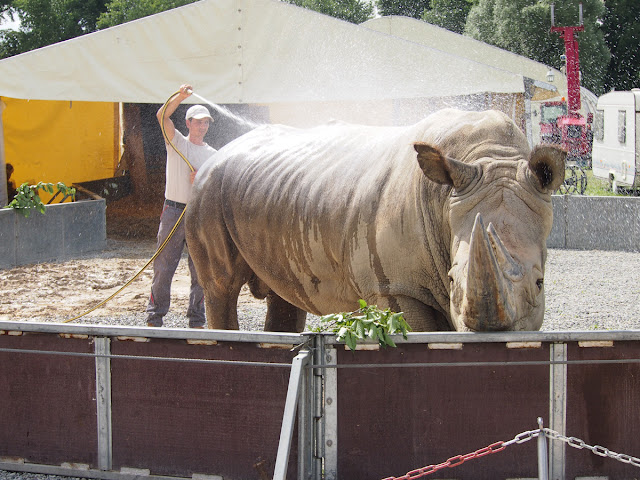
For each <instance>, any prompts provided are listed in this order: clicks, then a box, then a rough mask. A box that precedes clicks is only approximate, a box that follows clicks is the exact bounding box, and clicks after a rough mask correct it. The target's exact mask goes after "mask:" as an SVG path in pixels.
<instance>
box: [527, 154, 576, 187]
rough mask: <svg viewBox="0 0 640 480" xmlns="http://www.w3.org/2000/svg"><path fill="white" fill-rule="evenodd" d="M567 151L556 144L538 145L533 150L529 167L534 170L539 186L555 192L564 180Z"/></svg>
mask: <svg viewBox="0 0 640 480" xmlns="http://www.w3.org/2000/svg"><path fill="white" fill-rule="evenodd" d="M566 158H567V152H565V151H564V150H562V149H561V148H558V147H556V146H554V145H538V146H537V147H535V148H534V149H533V150H532V151H531V156H530V157H529V169H530V170H531V172H533V174H534V176H535V178H536V180H537V182H538V185H537V186H538V188H540V189H541V190H542V191H546V192H553V191H555V190H557V189H558V187H560V185H562V182H564V168H565V159H566Z"/></svg>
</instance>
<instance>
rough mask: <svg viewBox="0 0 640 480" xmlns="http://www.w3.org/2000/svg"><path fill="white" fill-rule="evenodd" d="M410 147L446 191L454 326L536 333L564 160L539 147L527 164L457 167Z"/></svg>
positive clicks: (429, 150) (487, 161)
mask: <svg viewBox="0 0 640 480" xmlns="http://www.w3.org/2000/svg"><path fill="white" fill-rule="evenodd" d="M415 149H416V151H417V152H418V162H419V164H420V167H421V168H422V171H423V172H424V174H425V175H426V176H427V177H428V178H429V179H431V180H432V181H434V182H436V183H439V184H442V185H448V186H450V187H452V189H451V191H450V195H449V201H448V204H447V208H445V210H446V211H447V215H448V223H449V226H450V228H451V245H450V260H451V268H450V270H449V282H450V285H449V298H450V312H451V320H450V321H451V323H452V327H453V328H454V329H455V330H457V331H469V330H471V331H497V330H539V329H540V327H541V325H542V320H543V316H544V264H545V260H546V239H547V237H548V236H549V233H550V232H551V226H552V221H553V211H552V206H551V197H550V195H551V193H552V192H553V191H554V190H556V189H557V188H558V187H559V186H560V184H561V183H562V182H563V180H564V168H565V157H566V154H565V153H564V152H563V151H562V150H560V149H558V148H556V147H553V146H541V147H537V148H535V149H534V150H533V151H532V152H531V154H530V156H529V158H528V159H524V158H520V159H518V158H515V159H509V160H495V159H493V158H488V157H485V158H479V159H478V160H477V161H474V162H473V163H463V162H461V161H458V160H455V159H452V158H448V157H446V156H445V155H443V154H442V152H441V151H440V150H439V149H437V148H435V147H433V146H432V145H429V144H427V143H416V144H415ZM445 223H446V222H445Z"/></svg>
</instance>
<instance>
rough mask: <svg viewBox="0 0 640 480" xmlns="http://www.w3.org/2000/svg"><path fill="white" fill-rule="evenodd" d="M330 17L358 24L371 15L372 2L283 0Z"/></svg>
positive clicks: (355, 0) (354, 0)
mask: <svg viewBox="0 0 640 480" xmlns="http://www.w3.org/2000/svg"><path fill="white" fill-rule="evenodd" d="M285 1H286V2H287V3H291V4H293V5H297V6H298V7H303V8H308V9H309V10H313V11H315V12H320V13H323V14H325V15H329V16H331V17H335V18H339V19H341V20H345V21H347V22H351V23H355V24H359V23H362V22H366V21H367V20H369V19H370V18H372V17H373V4H371V3H370V2H369V1H368V0H285Z"/></svg>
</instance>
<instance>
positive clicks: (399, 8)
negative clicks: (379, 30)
mask: <svg viewBox="0 0 640 480" xmlns="http://www.w3.org/2000/svg"><path fill="white" fill-rule="evenodd" d="M375 2H376V7H377V8H378V13H379V14H380V15H382V16H389V15H402V16H405V17H412V18H422V15H423V14H424V12H425V10H429V9H430V8H431V0H375Z"/></svg>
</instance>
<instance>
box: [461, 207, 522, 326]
mask: <svg viewBox="0 0 640 480" xmlns="http://www.w3.org/2000/svg"><path fill="white" fill-rule="evenodd" d="M522 276H523V272H522V267H521V266H520V265H519V264H518V263H517V262H516V261H515V260H514V259H513V257H512V256H511V255H510V254H509V252H508V250H507V248H506V247H505V246H504V244H503V243H502V241H501V240H500V237H499V236H498V234H497V232H496V230H495V228H494V227H493V225H492V224H491V223H490V224H489V228H488V229H485V226H484V222H483V220H482V215H480V213H478V214H477V215H476V218H475V222H474V225H473V229H472V232H471V242H470V244H469V264H468V271H467V282H466V291H465V295H464V298H465V306H464V313H465V315H464V319H465V320H464V321H465V323H466V324H467V326H468V327H469V328H471V329H472V330H476V331H486V330H507V329H509V328H510V327H511V326H512V325H513V323H514V321H515V319H516V313H517V312H516V306H515V301H514V300H515V299H514V294H513V282H514V281H516V280H518V279H521V278H522Z"/></svg>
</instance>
